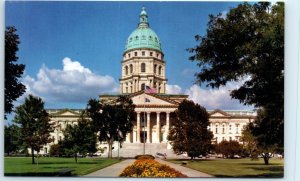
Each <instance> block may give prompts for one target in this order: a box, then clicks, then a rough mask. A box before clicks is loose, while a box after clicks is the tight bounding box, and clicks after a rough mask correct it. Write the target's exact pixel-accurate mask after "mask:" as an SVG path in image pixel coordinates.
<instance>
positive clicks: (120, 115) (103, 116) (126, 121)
mask: <svg viewBox="0 0 300 181" xmlns="http://www.w3.org/2000/svg"><path fill="white" fill-rule="evenodd" d="M134 108H135V105H134V104H133V102H132V100H131V99H129V98H128V97H125V96H120V97H119V98H118V99H117V100H116V101H115V102H113V103H112V104H106V105H102V104H100V102H99V101H98V100H95V99H91V100H89V102H88V105H87V112H88V115H89V117H90V118H91V120H92V122H93V125H94V128H95V132H97V133H98V132H99V134H98V140H99V141H100V142H104V141H105V142H107V143H108V157H112V145H113V143H114V141H118V142H123V141H124V140H125V139H126V134H127V133H130V132H131V131H132V127H133V124H132V122H133V121H134V120H135V117H134Z"/></svg>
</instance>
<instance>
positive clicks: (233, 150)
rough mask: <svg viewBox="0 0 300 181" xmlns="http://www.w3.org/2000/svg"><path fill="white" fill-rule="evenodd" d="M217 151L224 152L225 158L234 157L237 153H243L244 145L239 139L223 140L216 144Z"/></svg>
mask: <svg viewBox="0 0 300 181" xmlns="http://www.w3.org/2000/svg"><path fill="white" fill-rule="evenodd" d="M216 152H217V153H220V154H222V155H223V156H224V157H225V158H231V159H232V158H234V157H235V156H236V155H239V156H240V155H241V154H242V145H240V144H239V142H238V141H235V140H230V141H226V140H224V141H221V142H220V143H219V144H217V145H216Z"/></svg>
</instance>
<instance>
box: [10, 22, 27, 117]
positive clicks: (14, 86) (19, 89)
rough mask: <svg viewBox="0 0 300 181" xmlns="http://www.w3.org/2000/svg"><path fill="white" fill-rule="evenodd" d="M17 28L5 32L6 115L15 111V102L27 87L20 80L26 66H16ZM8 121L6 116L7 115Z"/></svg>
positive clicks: (18, 41) (18, 40)
mask: <svg viewBox="0 0 300 181" xmlns="http://www.w3.org/2000/svg"><path fill="white" fill-rule="evenodd" d="M16 31H17V30H16V28H15V27H7V28H6V30H5V114H9V113H11V112H12V111H13V107H14V106H13V102H14V101H15V100H16V99H17V98H18V97H20V96H21V95H22V94H23V93H24V92H25V89H26V87H25V86H24V85H23V84H22V83H21V82H20V81H19V80H18V79H19V78H20V77H21V76H22V75H23V72H24V69H25V65H24V64H16V63H15V62H17V61H18V59H19V58H18V57H17V55H16V53H17V51H18V50H19V48H18V45H19V44H20V39H19V36H18V35H17V34H16ZM5 119H6V115H5Z"/></svg>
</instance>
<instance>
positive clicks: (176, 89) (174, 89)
mask: <svg viewBox="0 0 300 181" xmlns="http://www.w3.org/2000/svg"><path fill="white" fill-rule="evenodd" d="M166 92H167V94H181V93H182V90H181V87H180V86H179V85H168V84H167V85H166Z"/></svg>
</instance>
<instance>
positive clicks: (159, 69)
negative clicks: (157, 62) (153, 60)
mask: <svg viewBox="0 0 300 181" xmlns="http://www.w3.org/2000/svg"><path fill="white" fill-rule="evenodd" d="M158 74H159V75H161V66H159V67H158Z"/></svg>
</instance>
